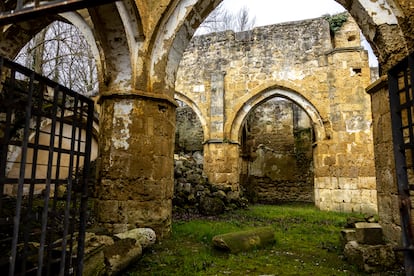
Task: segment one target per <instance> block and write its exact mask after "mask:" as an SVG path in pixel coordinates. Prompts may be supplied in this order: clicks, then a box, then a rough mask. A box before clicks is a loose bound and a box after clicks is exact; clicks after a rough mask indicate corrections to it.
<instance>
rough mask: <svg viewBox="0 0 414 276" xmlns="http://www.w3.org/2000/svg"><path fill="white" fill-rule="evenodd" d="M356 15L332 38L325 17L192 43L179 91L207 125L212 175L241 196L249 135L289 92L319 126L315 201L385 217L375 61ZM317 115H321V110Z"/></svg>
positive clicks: (182, 68) (330, 207) (206, 147)
mask: <svg viewBox="0 0 414 276" xmlns="http://www.w3.org/2000/svg"><path fill="white" fill-rule="evenodd" d="M360 43H361V42H360V31H359V28H358V27H357V25H356V24H355V22H354V21H353V20H352V18H350V17H349V18H348V21H347V22H346V23H345V24H344V25H343V26H342V27H341V29H340V30H339V31H337V32H336V33H335V34H331V32H330V29H329V24H328V22H327V21H326V20H325V19H324V18H316V19H311V20H304V21H299V22H288V23H283V24H277V25H272V26H265V27H260V28H255V29H254V30H252V31H247V32H242V33H234V32H230V31H229V32H222V33H216V34H211V35H205V36H201V37H195V38H193V40H192V42H191V43H190V45H189V47H188V48H187V50H186V51H185V52H184V55H183V58H182V60H181V63H180V67H179V70H178V72H177V78H176V91H179V92H180V93H181V94H182V95H184V96H185V97H187V98H188V99H190V100H191V101H192V102H194V103H195V107H196V108H198V112H199V114H201V115H202V116H203V117H204V120H205V125H204V126H205V129H206V131H205V133H204V141H205V142H206V144H205V145H204V155H205V159H204V160H205V163H204V171H205V173H206V175H207V176H208V177H209V180H210V182H212V183H215V184H216V185H225V186H231V187H234V188H236V189H237V187H238V186H239V183H240V177H239V176H240V174H241V171H242V162H240V161H238V160H240V144H241V133H242V131H241V129H242V126H243V122H244V120H245V119H246V117H247V115H248V114H249V112H250V111H251V110H252V109H253V108H254V107H255V106H256V105H258V104H260V103H261V102H264V101H265V100H267V99H269V98H270V97H274V96H275V95H276V96H277V95H279V94H280V95H283V96H285V97H287V98H288V99H291V100H294V101H295V102H296V103H297V104H298V105H299V106H301V107H302V108H303V109H304V110H305V111H306V112H307V113H308V115H309V116H310V118H311V119H312V125H313V126H314V130H315V134H316V135H315V144H314V149H313V162H314V184H315V190H314V194H315V204H316V206H318V207H319V208H320V209H322V210H334V211H345V212H351V211H355V212H365V213H376V212H377V195H376V183H375V182H376V181H375V167H374V157H373V156H374V153H373V152H374V150H373V141H372V129H371V110H370V108H369V107H370V97H369V95H367V94H366V93H365V88H366V87H367V86H368V85H369V84H370V68H369V65H368V55H367V52H366V51H365V50H363V48H362V47H361V44H360ZM315 110H316V112H315Z"/></svg>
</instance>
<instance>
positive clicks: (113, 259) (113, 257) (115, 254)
mask: <svg viewBox="0 0 414 276" xmlns="http://www.w3.org/2000/svg"><path fill="white" fill-rule="evenodd" d="M103 253H104V257H105V265H106V271H105V273H106V275H116V274H119V273H120V272H122V271H123V270H124V269H125V268H127V267H128V266H129V265H130V264H131V263H133V262H135V261H137V260H138V259H139V258H140V257H141V256H142V247H141V245H140V244H139V243H137V242H136V240H135V239H130V238H126V239H122V240H118V241H115V243H114V244H113V245H110V246H107V247H106V248H105V249H104V250H103Z"/></svg>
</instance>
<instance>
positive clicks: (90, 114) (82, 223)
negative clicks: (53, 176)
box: [76, 101, 94, 275]
mask: <svg viewBox="0 0 414 276" xmlns="http://www.w3.org/2000/svg"><path fill="white" fill-rule="evenodd" d="M87 105H88V111H87V120H86V121H87V127H86V129H85V131H86V137H85V143H86V144H85V152H86V156H85V159H84V166H83V179H82V180H83V183H82V185H83V187H82V189H83V190H82V198H81V203H80V204H81V205H80V218H79V237H78V252H77V255H78V265H77V272H76V275H82V274H83V273H82V272H83V261H84V260H83V258H84V247H85V232H86V219H87V218H86V214H87V211H88V205H87V201H88V182H89V170H90V160H91V150H92V129H93V118H94V103H93V102H92V101H89V102H88V103H87Z"/></svg>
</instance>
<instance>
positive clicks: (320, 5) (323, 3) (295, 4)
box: [223, 0, 345, 26]
mask: <svg viewBox="0 0 414 276" xmlns="http://www.w3.org/2000/svg"><path fill="white" fill-rule="evenodd" d="M223 5H224V6H225V7H226V9H228V10H230V11H235V12H237V11H238V10H240V9H241V8H242V7H244V6H245V7H247V8H248V9H249V12H250V14H251V15H252V16H256V26H264V25H271V24H275V23H279V22H287V21H295V20H303V19H308V18H315V17H320V16H322V15H324V14H335V13H340V12H343V11H345V9H344V8H343V7H342V6H341V5H339V4H338V3H337V2H335V1H334V0H287V1H286V0H224V1H223Z"/></svg>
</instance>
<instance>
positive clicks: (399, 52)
mask: <svg viewBox="0 0 414 276" xmlns="http://www.w3.org/2000/svg"><path fill="white" fill-rule="evenodd" d="M335 1H336V2H338V3H339V4H340V5H342V6H343V7H344V8H345V9H346V10H347V11H348V12H349V13H350V14H351V16H352V17H353V18H354V20H355V21H356V23H357V24H358V26H359V28H360V29H361V32H362V33H363V34H364V36H365V37H366V39H367V41H368V43H369V44H370V45H371V47H372V49H373V51H374V53H375V55H376V56H377V58H378V61H379V63H380V64H381V68H380V69H381V70H382V71H383V72H386V70H388V69H389V68H390V67H391V66H392V65H393V64H395V63H396V62H397V61H399V60H401V59H402V58H403V57H405V56H406V55H408V54H409V52H408V49H407V45H408V43H407V41H406V38H405V35H404V30H402V26H401V25H400V24H401V22H400V19H399V18H402V17H403V16H402V15H403V14H404V12H403V9H402V8H401V7H398V6H397V5H396V4H395V1H394V0H384V1H370V0H355V1H351V0H335ZM407 5H409V4H407ZM407 10H408V7H407ZM380 73H381V72H380Z"/></svg>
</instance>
